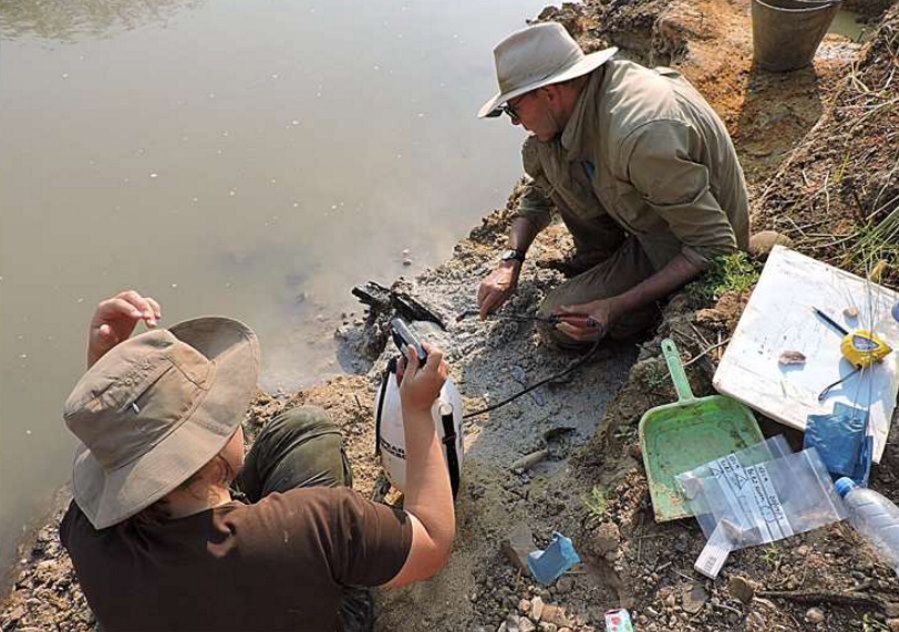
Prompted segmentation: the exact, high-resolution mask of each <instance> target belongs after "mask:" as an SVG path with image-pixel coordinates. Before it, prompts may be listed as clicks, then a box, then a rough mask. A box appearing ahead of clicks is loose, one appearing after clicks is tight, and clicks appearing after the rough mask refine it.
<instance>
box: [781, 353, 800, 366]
mask: <svg viewBox="0 0 899 632" xmlns="http://www.w3.org/2000/svg"><path fill="white" fill-rule="evenodd" d="M777 362H778V363H779V364H780V365H781V366H791V365H799V364H805V354H804V353H802V352H801V351H795V350H793V349H787V350H786V351H783V352H781V354H780V357H779V358H778V359H777Z"/></svg>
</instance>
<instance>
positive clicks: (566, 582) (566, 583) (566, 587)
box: [556, 577, 574, 595]
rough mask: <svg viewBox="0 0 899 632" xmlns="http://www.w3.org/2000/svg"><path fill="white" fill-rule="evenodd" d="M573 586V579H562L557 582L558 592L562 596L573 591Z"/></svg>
mask: <svg viewBox="0 0 899 632" xmlns="http://www.w3.org/2000/svg"><path fill="white" fill-rule="evenodd" d="M572 586H574V580H573V579H571V578H570V577H560V578H559V581H557V582H556V592H557V593H558V594H560V595H564V594H565V593H567V592H569V591H571V588H572Z"/></svg>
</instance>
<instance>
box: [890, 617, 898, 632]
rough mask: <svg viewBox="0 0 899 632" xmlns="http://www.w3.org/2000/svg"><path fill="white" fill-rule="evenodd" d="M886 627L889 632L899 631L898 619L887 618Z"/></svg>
mask: <svg viewBox="0 0 899 632" xmlns="http://www.w3.org/2000/svg"><path fill="white" fill-rule="evenodd" d="M887 627H888V628H890V632H899V619H887Z"/></svg>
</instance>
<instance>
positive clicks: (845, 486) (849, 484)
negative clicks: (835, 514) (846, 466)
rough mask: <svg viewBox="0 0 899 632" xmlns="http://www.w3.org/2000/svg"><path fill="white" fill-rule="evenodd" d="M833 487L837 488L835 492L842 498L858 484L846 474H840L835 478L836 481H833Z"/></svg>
mask: <svg viewBox="0 0 899 632" xmlns="http://www.w3.org/2000/svg"><path fill="white" fill-rule="evenodd" d="M834 487H836V488H837V493H838V494H839V495H840V498H844V497H845V496H846V494H848V493H849V492H850V491H852V490H853V489H855V488H856V487H858V485H856V484H855V481H854V480H852V479H851V478H849V477H848V476H842V477H840V478H838V479H837V482H836V483H834Z"/></svg>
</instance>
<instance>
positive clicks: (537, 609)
mask: <svg viewBox="0 0 899 632" xmlns="http://www.w3.org/2000/svg"><path fill="white" fill-rule="evenodd" d="M542 616H543V599H541V598H540V597H534V598H533V599H531V614H530V617H531V619H533V620H534V621H539V620H540V618H541V617H542Z"/></svg>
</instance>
